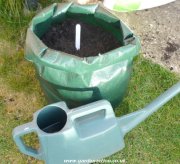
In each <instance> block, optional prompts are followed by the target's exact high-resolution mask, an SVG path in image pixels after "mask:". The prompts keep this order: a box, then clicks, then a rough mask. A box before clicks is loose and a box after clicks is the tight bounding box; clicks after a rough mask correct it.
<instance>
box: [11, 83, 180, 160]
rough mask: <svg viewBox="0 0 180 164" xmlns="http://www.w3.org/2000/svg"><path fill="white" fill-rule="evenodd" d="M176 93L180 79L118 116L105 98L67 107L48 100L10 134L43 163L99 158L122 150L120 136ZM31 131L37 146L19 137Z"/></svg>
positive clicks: (25, 152) (27, 152)
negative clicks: (37, 141) (154, 96)
mask: <svg viewBox="0 0 180 164" xmlns="http://www.w3.org/2000/svg"><path fill="white" fill-rule="evenodd" d="M178 93H180V82H178V83H177V84H176V85H174V86H173V87H171V88H170V89H169V90H167V91H166V92H164V93H163V94H162V95H161V96H159V97H158V98H157V99H156V100H154V101H153V102H151V103H150V104H149V105H147V106H146V107H145V108H144V109H141V110H138V111H136V112H133V113H130V114H128V115H125V116H122V117H115V115H114V111H113V109H112V106H111V104H110V103H109V102H108V101H106V100H100V101H97V102H93V103H91V104H88V105H84V106H81V107H78V108H74V109H71V110H69V109H68V107H67V106H66V104H65V102H59V103H55V104H51V105H48V106H46V107H44V108H43V109H41V110H39V111H37V112H36V113H35V114H34V119H33V121H32V122H30V123H27V124H24V125H21V126H19V127H16V128H15V129H14V131H13V138H14V141H15V142H16V144H17V146H18V148H19V149H20V151H21V152H22V153H24V154H26V155H29V156H32V157H34V158H37V159H41V160H44V161H45V162H46V163H47V164H62V163H64V161H65V160H72V159H74V160H76V161H77V163H78V160H88V159H91V160H97V159H102V158H105V157H107V156H110V155H112V154H114V153H116V152H117V151H120V150H122V149H123V148H124V147H125V143H124V136H125V135H126V134H127V133H128V132H129V131H130V130H132V129H133V128H135V127H136V126H137V125H138V124H139V123H141V122H142V121H143V120H145V119H146V118H147V117H148V116H150V115H151V114H152V113H153V112H155V111H157V109H159V108H160V107H161V106H162V105H164V104H165V103H166V102H168V101H169V100H170V99H171V98H173V97H174V96H175V95H177V94H178ZM32 132H35V133H37V135H38V138H39V142H40V149H39V150H35V149H33V148H30V147H27V146H26V145H25V144H24V142H23V140H22V138H21V137H22V136H24V135H25V134H28V133H32ZM97 145H98V146H97Z"/></svg>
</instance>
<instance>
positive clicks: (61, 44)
mask: <svg viewBox="0 0 180 164" xmlns="http://www.w3.org/2000/svg"><path fill="white" fill-rule="evenodd" d="M76 24H80V25H81V48H80V50H78V51H77V50H76V48H75V26H76ZM41 40H42V41H43V42H44V43H45V44H46V45H47V46H48V47H49V48H51V49H54V50H58V51H63V52H66V53H69V54H72V55H76V56H79V57H88V56H97V55H98V54H99V53H101V54H103V53H105V52H108V51H110V50H113V49H116V48H118V47H120V46H121V45H120V43H119V41H118V40H117V39H116V38H115V37H114V36H113V35H112V34H111V33H110V32H107V31H106V30H104V29H103V28H101V27H99V26H93V25H91V24H87V23H84V22H82V21H80V20H74V19H67V20H65V21H64V22H62V23H60V24H53V25H52V26H51V28H50V29H49V30H48V31H47V32H46V33H45V34H44V35H43V36H42V38H41Z"/></svg>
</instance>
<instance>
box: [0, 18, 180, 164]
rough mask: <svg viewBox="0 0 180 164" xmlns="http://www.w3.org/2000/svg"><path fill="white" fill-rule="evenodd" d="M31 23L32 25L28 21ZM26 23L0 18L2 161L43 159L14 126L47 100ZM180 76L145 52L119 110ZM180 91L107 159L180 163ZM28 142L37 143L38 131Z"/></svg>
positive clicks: (137, 104) (138, 104) (136, 105)
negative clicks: (28, 47) (18, 138)
mask: <svg viewBox="0 0 180 164" xmlns="http://www.w3.org/2000/svg"><path fill="white" fill-rule="evenodd" d="M26 26H27V25H26ZM26 26H23V27H18V28H12V27H10V26H6V24H4V23H3V22H1V21H0V163H2V164H6V163H13V164H26V163H43V162H41V161H37V160H35V159H33V158H31V157H28V156H26V155H23V154H21V153H20V152H19V151H18V149H17V147H16V145H15V144H14V142H13V139H12V134H11V133H12V130H13V128H15V127H16V126H18V125H21V124H23V123H27V122H29V121H31V120H32V114H33V113H34V112H35V111H36V110H38V109H40V108H41V107H43V106H44V105H46V104H47V102H46V100H45V98H44V95H43V93H42V91H41V89H40V86H39V83H38V81H37V79H36V76H35V71H34V69H33V65H32V64H31V63H29V62H27V61H26V60H25V59H24V51H23V48H22V45H23V42H22V40H23V39H24V34H25V32H24V31H25V30H24V29H26ZM179 80H180V75H177V74H173V73H171V72H169V71H167V70H166V69H164V68H162V67H160V66H159V65H157V64H153V63H152V62H151V61H149V60H146V59H144V58H143V57H142V56H141V55H140V56H139V57H137V58H136V60H135V62H134V69H133V74H132V78H131V81H130V84H129V88H128V91H127V95H126V97H125V99H124V101H123V103H122V104H120V106H119V107H118V108H117V109H116V110H115V112H116V115H117V116H120V115H124V114H127V113H130V112H133V111H136V110H137V109H140V108H143V107H144V106H145V105H146V104H148V103H149V102H151V101H152V100H153V99H155V98H156V97H157V96H158V95H160V94H161V93H162V92H164V91H165V90H166V89H168V88H169V87H171V86H172V85H173V84H175V83H176V82H177V81H179ZM179 107H180V95H178V96H176V97H175V98H173V99H172V100H171V101H170V102H168V103H167V104H166V105H165V106H163V107H162V109H160V110H159V111H158V112H156V113H155V114H153V115H152V116H151V117H149V118H148V119H147V120H146V121H145V122H143V123H142V124H141V125H140V126H138V127H137V128H136V129H134V130H133V131H131V132H130V133H129V134H128V135H127V136H126V137H125V143H126V147H125V148H124V149H123V150H122V151H121V152H118V153H116V154H114V155H113V156H111V157H109V158H108V159H121V160H123V159H125V161H126V163H173V164H174V163H179V156H180V126H179V118H180V112H179ZM25 142H26V143H27V144H28V145H31V146H33V147H38V143H37V136H36V135H35V134H32V135H30V136H29V135H28V136H26V137H25Z"/></svg>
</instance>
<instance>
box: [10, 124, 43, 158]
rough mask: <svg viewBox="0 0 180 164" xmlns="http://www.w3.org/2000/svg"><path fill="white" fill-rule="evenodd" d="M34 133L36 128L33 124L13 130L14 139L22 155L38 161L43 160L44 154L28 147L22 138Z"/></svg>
mask: <svg viewBox="0 0 180 164" xmlns="http://www.w3.org/2000/svg"><path fill="white" fill-rule="evenodd" d="M32 132H36V128H35V125H34V124H33V122H29V123H27V124H24V125H21V126H18V127H16V128H15V129H14V130H13V139H14V141H15V143H16V145H17V146H18V148H19V149H20V151H21V152H22V153H24V154H26V155H29V156H31V157H34V158H37V159H42V156H41V154H42V153H41V152H40V151H39V150H35V149H33V148H31V147H28V146H26V145H25V143H24V142H23V139H22V137H23V136H24V135H26V134H29V133H32Z"/></svg>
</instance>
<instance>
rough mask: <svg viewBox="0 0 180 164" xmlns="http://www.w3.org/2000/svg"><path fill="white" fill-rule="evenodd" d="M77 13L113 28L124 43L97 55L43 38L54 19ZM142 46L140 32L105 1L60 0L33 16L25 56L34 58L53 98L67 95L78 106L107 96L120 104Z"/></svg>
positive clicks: (106, 27) (104, 26)
mask: <svg viewBox="0 0 180 164" xmlns="http://www.w3.org/2000/svg"><path fill="white" fill-rule="evenodd" d="M77 17H78V18H79V19H80V20H82V21H84V22H86V23H91V24H95V25H98V26H101V27H103V28H104V29H105V30H107V31H109V32H111V33H112V34H113V35H114V36H115V37H116V38H117V39H118V40H119V42H120V43H121V45H123V46H121V47H119V48H117V49H114V50H112V51H110V52H107V53H105V54H99V55H97V56H95V57H85V58H80V57H77V56H73V55H71V54H67V53H64V52H61V51H56V50H52V49H50V48H48V47H47V46H46V45H45V44H44V43H43V42H42V41H41V40H40V38H41V36H42V35H43V34H44V33H46V31H47V30H48V29H49V28H50V27H51V25H52V24H53V23H60V22H62V21H63V20H65V19H67V18H77ZM139 50H140V42H139V40H138V38H137V37H136V36H134V34H133V33H132V31H131V30H130V29H129V28H128V27H127V26H126V25H125V24H124V23H123V22H122V21H121V20H119V18H118V17H116V16H115V15H113V14H111V13H110V12H109V11H107V10H106V9H105V8H104V7H103V6H102V5H101V4H96V5H83V6H81V5H78V4H75V3H60V4H53V5H51V6H49V7H47V8H45V9H44V10H42V11H41V12H40V13H39V14H38V15H37V16H35V17H34V18H33V20H32V22H31V24H30V27H29V29H28V31H27V38H26V51H25V57H26V59H27V60H29V61H31V62H33V63H34V65H35V68H36V71H37V76H38V79H39V81H40V84H41V86H42V88H43V90H44V92H45V95H46V97H47V99H48V100H49V103H54V102H58V101H61V100H63V101H66V103H67V105H68V106H69V107H75V106H79V105H83V104H86V103H89V102H93V101H96V100H101V99H106V100H108V101H110V102H111V104H112V105H113V106H116V105H118V104H119V103H120V102H121V100H122V99H123V96H124V94H125V91H126V90H127V86H128V82H129V80H130V76H131V71H132V64H133V58H134V57H135V56H136V55H138V54H139Z"/></svg>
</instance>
